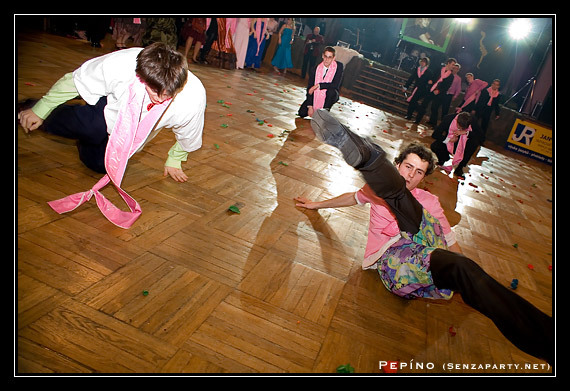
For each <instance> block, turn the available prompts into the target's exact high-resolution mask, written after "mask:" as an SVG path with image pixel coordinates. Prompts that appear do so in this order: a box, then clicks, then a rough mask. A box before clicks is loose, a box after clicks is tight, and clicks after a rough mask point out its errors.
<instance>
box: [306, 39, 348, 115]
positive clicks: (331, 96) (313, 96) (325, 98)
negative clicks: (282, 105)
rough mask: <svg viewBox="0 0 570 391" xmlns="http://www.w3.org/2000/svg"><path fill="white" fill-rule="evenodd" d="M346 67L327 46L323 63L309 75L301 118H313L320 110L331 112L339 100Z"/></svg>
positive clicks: (331, 48) (332, 49)
mask: <svg viewBox="0 0 570 391" xmlns="http://www.w3.org/2000/svg"><path fill="white" fill-rule="evenodd" d="M343 71H344V66H343V64H342V63H341V62H338V61H336V60H335V50H334V48H333V47H331V46H327V47H326V48H325V49H324V51H323V61H322V62H321V63H320V64H319V65H317V66H316V67H315V68H314V69H313V70H312V71H311V72H310V73H309V83H308V84H307V98H306V99H305V101H304V102H303V104H302V105H301V107H300V108H299V113H298V114H299V117H301V118H305V117H307V116H309V117H311V116H312V115H313V113H314V112H315V111H317V110H318V109H327V110H330V108H331V107H332V105H334V104H335V103H336V102H337V101H338V98H339V90H340V85H341V83H342V74H343Z"/></svg>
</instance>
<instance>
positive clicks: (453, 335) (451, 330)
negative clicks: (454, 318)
mask: <svg viewBox="0 0 570 391" xmlns="http://www.w3.org/2000/svg"><path fill="white" fill-rule="evenodd" d="M449 334H450V335H451V336H452V337H455V335H456V334H457V331H455V329H454V328H453V326H449Z"/></svg>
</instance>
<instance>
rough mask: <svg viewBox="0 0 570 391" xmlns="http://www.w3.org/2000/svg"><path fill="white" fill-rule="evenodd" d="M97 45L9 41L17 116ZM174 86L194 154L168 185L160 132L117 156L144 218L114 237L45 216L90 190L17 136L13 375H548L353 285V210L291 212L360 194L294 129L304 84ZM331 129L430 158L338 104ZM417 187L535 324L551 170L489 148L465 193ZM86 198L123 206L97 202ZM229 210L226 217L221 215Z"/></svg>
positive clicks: (334, 162)
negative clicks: (124, 156) (343, 126)
mask: <svg viewBox="0 0 570 391" xmlns="http://www.w3.org/2000/svg"><path fill="white" fill-rule="evenodd" d="M104 45H105V46H104V48H103V49H94V48H91V47H90V46H89V44H88V43H86V42H83V41H77V40H72V39H70V38H64V37H59V36H54V35H50V34H47V33H43V32H33V31H32V32H24V33H20V34H18V36H17V56H18V57H17V99H18V100H23V99H26V98H39V97H41V96H42V95H43V94H44V93H45V92H46V91H47V90H48V89H49V88H50V87H51V85H52V84H53V83H54V82H55V81H56V80H57V79H58V78H59V77H61V76H62V75H63V74H64V73H66V72H69V71H72V70H74V69H75V68H76V67H78V66H79V65H80V64H81V63H82V62H84V61H85V60H87V59H89V58H92V57H94V56H98V55H101V54H104V53H107V52H109V51H110V50H111V47H112V46H113V42H112V41H111V40H110V37H109V36H107V38H106V40H105V41H104ZM191 70H192V71H193V72H194V73H195V74H196V75H197V76H198V77H199V78H200V79H201V80H202V82H203V84H204V85H205V87H206V90H207V96H208V106H207V110H206V121H205V128H204V139H203V146H202V148H201V149H200V150H198V151H196V152H193V153H191V154H190V156H189V159H188V162H187V163H185V164H184V168H185V172H186V173H187V174H188V175H189V177H190V179H189V181H188V182H186V183H183V184H180V183H176V182H174V181H173V180H171V179H170V178H165V177H163V164H164V160H165V157H166V154H167V151H168V149H169V148H170V146H171V145H172V144H173V142H174V136H173V135H172V133H171V132H169V131H163V132H161V133H160V134H159V136H157V137H156V138H155V139H154V140H153V141H152V142H151V143H149V145H147V146H146V148H145V149H144V150H143V151H142V152H140V153H138V154H136V155H134V156H133V158H132V159H131V160H130V162H129V166H128V168H127V172H126V175H125V178H124V180H123V185H124V186H123V188H124V189H125V190H126V191H127V192H129V194H131V195H132V196H133V197H135V199H137V200H138V201H139V202H140V204H141V206H142V209H143V213H142V216H141V217H140V219H139V220H138V221H137V222H136V223H135V225H134V226H133V227H132V228H131V229H128V230H124V229H121V228H117V227H115V226H114V225H112V224H111V223H109V222H108V221H107V220H106V219H105V218H104V217H103V216H102V215H101V213H100V212H99V210H98V209H97V207H96V205H95V203H94V202H93V201H91V202H89V203H87V204H84V205H83V206H81V207H80V208H79V209H77V210H76V211H73V212H70V213H67V214H64V215H58V214H57V213H55V212H54V211H53V210H51V209H50V207H49V206H48V205H47V203H46V202H47V201H50V200H53V199H57V198H60V197H63V196H65V195H68V194H71V193H74V192H77V191H83V190H85V189H88V188H90V187H91V186H92V185H93V184H94V183H95V182H96V180H97V179H98V178H99V175H98V174H96V173H94V172H92V171H90V170H88V169H87V168H85V167H84V166H83V165H82V164H81V163H80V161H79V159H78V157H77V151H76V147H75V144H74V142H73V141H70V140H66V139H62V138H59V137H55V136H50V135H47V134H45V133H43V132H41V131H35V132H32V133H31V134H24V132H23V130H22V128H21V127H19V126H16V137H15V141H16V151H17V156H15V163H16V165H17V171H16V178H15V179H16V184H17V193H16V195H17V200H16V207H17V232H16V240H17V242H16V243H17V247H18V248H17V253H16V256H17V263H15V264H16V265H17V270H15V276H16V277H17V279H16V281H17V298H16V299H15V302H16V303H15V304H16V307H15V309H16V321H17V322H16V325H17V329H16V345H15V346H16V349H17V351H16V352H15V357H16V361H15V373H17V374H29V373H212V374H216V373H324V374H333V373H335V371H336V368H337V367H338V366H339V365H343V364H347V363H350V364H351V365H352V366H353V367H354V369H355V372H356V373H360V374H362V373H368V374H382V373H383V372H382V371H381V370H380V362H381V361H394V360H399V361H401V362H402V363H408V364H409V363H412V365H413V366H414V367H413V368H410V367H409V365H408V367H403V368H401V369H400V372H401V373H408V372H415V373H426V374H431V373H450V372H452V373H466V372H473V371H474V372H482V373H493V374H496V373H505V372H509V373H516V374H521V373H530V374H544V373H552V372H553V370H552V368H547V367H545V366H546V364H545V362H543V361H541V360H538V359H536V358H533V357H531V356H529V355H527V354H525V353H523V352H521V351H520V350H518V349H517V348H516V347H514V346H513V345H512V344H511V343H510V342H509V341H508V340H507V339H506V338H504V337H503V336H502V335H501V334H500V332H499V331H498V330H497V329H496V327H495V326H494V325H493V323H492V322H491V321H490V320H488V319H487V318H486V317H484V316H483V315H481V314H479V313H477V312H475V311H474V310H472V309H471V308H470V307H468V306H467V305H465V304H464V303H463V302H462V300H461V297H460V296H459V295H455V296H454V298H453V299H452V300H451V301H449V302H444V301H428V300H412V301H407V300H403V299H401V298H398V297H396V296H394V295H393V294H391V293H389V292H388V291H387V290H386V289H385V288H384V287H383V285H382V284H381V282H380V280H379V276H378V273H377V272H375V271H363V270H362V269H361V260H362V256H363V252H364V246H365V243H366V233H367V226H368V208H367V207H361V206H354V207H350V208H345V209H337V210H333V209H325V210H320V211H303V210H301V209H299V208H296V207H295V206H294V201H293V197H295V196H299V195H303V196H306V197H309V198H315V199H322V198H325V197H332V196H336V195H339V194H342V193H344V192H348V191H354V190H356V189H358V188H359V187H360V186H361V185H363V181H362V179H361V178H360V177H359V176H358V174H357V172H355V171H354V170H353V169H352V168H351V167H349V166H347V165H346V164H345V163H344V162H343V160H342V158H341V157H340V155H339V154H338V152H337V151H336V150H334V149H333V148H331V147H329V146H327V145H324V144H322V143H320V142H319V141H318V140H316V139H315V137H314V134H313V132H312V130H311V127H310V124H309V121H308V120H303V119H296V116H295V113H296V112H297V110H298V107H299V104H300V103H301V102H302V101H303V96H304V84H305V82H304V81H302V80H301V79H300V78H299V77H297V76H295V75H290V76H287V77H283V76H278V75H276V74H274V73H273V72H272V70H269V69H263V70H262V71H261V72H252V71H244V70H222V69H217V68H213V67H209V66H203V65H195V64H192V65H191ZM222 102H223V104H222ZM332 112H333V113H334V114H335V115H336V116H338V117H339V118H340V119H341V120H342V121H343V122H345V123H347V124H349V126H350V127H351V128H352V129H353V130H355V131H356V132H358V133H360V134H367V135H370V136H372V137H374V138H375V140H376V141H377V142H378V143H379V144H380V145H381V146H383V147H384V148H386V149H387V150H388V151H390V152H391V153H392V154H393V155H395V154H396V151H397V150H398V149H399V148H400V146H401V145H402V144H404V143H406V142H408V141H411V140H419V141H421V142H424V143H426V144H428V143H430V142H431V138H430V137H429V134H430V130H428V129H427V128H424V127H423V126H419V127H418V126H413V125H412V124H411V123H409V122H406V121H404V120H403V119H402V118H400V117H397V116H394V115H391V114H389V113H386V112H383V111H380V110H377V109H374V108H372V107H370V106H366V105H364V104H360V103H358V102H356V101H353V100H350V99H348V98H346V97H342V98H341V100H340V102H339V103H338V104H337V105H335V106H334V108H333V110H332ZM259 122H262V124H259ZM425 186H426V187H428V188H429V190H430V191H432V192H433V193H435V194H438V195H439V196H440V198H441V201H442V203H443V204H444V205H445V207H446V210H447V213H448V216H449V219H450V221H451V222H452V224H453V225H454V226H455V231H456V233H457V236H458V238H459V243H460V245H461V247H462V248H463V250H464V253H465V254H466V255H467V256H469V257H472V258H473V259H474V260H475V261H476V262H478V263H479V264H481V265H482V266H483V268H484V269H485V270H487V271H488V273H489V274H491V275H492V276H494V277H495V278H496V279H497V280H498V281H500V282H501V283H503V284H505V285H507V286H508V285H509V284H510V282H511V280H512V279H513V278H517V279H518V280H519V285H518V289H517V293H518V294H520V295H521V296H523V297H525V298H526V299H528V300H529V301H531V302H532V303H533V304H535V305H536V306H538V307H539V308H540V309H542V310H543V311H545V312H547V313H549V314H552V303H553V284H552V280H553V273H554V272H553V271H551V270H549V265H552V258H553V256H552V254H553V249H552V221H553V220H552V203H551V201H550V200H552V198H553V194H552V191H553V183H552V168H551V167H548V166H545V165H543V164H541V163H537V162H534V161H531V160H526V159H525V158H523V157H521V156H518V155H513V154H511V153H509V152H507V151H506V150H505V149H503V148H502V147H501V146H493V145H489V146H487V147H485V148H482V149H481V150H480V151H479V153H478V155H477V157H476V158H474V159H473V161H472V164H471V165H470V171H469V175H467V178H466V180H465V181H460V182H458V181H457V180H456V179H453V178H449V177H447V176H445V175H443V174H442V173H435V174H433V175H432V176H430V177H428V178H426V182H425ZM103 193H104V194H105V195H106V196H107V197H108V198H110V199H112V200H113V201H114V202H115V201H116V202H117V205H122V203H121V201H120V200H119V197H118V195H117V194H116V193H115V191H114V190H113V189H112V187H111V186H108V187H107V188H105V189H104V190H103ZM234 204H236V205H238V206H239V207H240V210H241V213H240V214H235V213H232V212H229V211H228V208H229V206H231V205H234ZM515 244H516V246H515ZM529 264H532V265H533V266H534V269H533V270H531V269H529V267H528V266H527V265H529ZM143 291H147V292H148V294H147V295H144V294H143ZM451 326H453V328H454V330H455V331H456V335H455V336H452V335H451V333H450V332H449V328H450V327H451ZM449 363H452V364H469V365H477V367H476V368H475V370H472V369H465V368H464V367H458V368H454V369H453V370H451V371H450V368H449V367H445V365H448V364H449ZM418 364H422V365H423V369H422V368H421V367H419V365H418ZM501 364H503V365H504V366H505V367H504V368H500V365H501ZM515 364H516V365H518V366H519V367H518V368H516V367H515ZM527 364H531V365H532V366H533V367H530V368H529V367H525V365H527ZM432 365H433V367H434V369H431V366H432ZM486 365H496V367H490V368H489V367H487V368H485V366H486Z"/></svg>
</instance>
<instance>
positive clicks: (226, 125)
mask: <svg viewBox="0 0 570 391" xmlns="http://www.w3.org/2000/svg"><path fill="white" fill-rule="evenodd" d="M220 126H221V127H222V128H227V127H228V124H222V125H220Z"/></svg>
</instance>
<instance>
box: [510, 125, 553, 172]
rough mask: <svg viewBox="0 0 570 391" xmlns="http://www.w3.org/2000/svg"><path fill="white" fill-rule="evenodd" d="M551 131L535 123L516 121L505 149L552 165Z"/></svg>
mask: <svg viewBox="0 0 570 391" xmlns="http://www.w3.org/2000/svg"><path fill="white" fill-rule="evenodd" d="M553 143H554V137H553V136H552V129H550V128H546V127H544V126H541V125H539V124H537V123H535V122H530V121H524V120H521V119H517V120H516V121H515V124H514V125H513V128H512V129H511V134H509V138H508V139H507V144H506V145H505V148H507V149H508V150H510V151H514V152H517V153H520V154H522V155H525V156H528V157H530V158H533V159H536V160H538V161H541V162H544V163H547V164H552V144H553Z"/></svg>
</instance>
